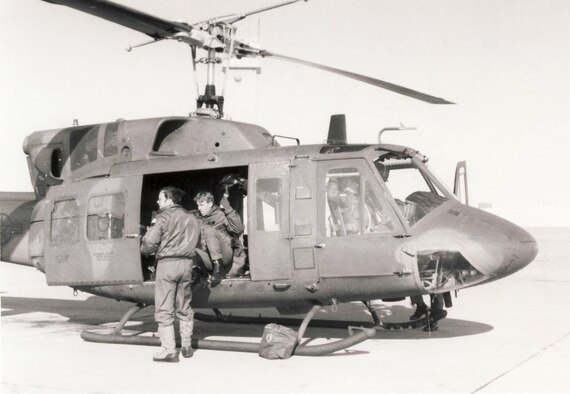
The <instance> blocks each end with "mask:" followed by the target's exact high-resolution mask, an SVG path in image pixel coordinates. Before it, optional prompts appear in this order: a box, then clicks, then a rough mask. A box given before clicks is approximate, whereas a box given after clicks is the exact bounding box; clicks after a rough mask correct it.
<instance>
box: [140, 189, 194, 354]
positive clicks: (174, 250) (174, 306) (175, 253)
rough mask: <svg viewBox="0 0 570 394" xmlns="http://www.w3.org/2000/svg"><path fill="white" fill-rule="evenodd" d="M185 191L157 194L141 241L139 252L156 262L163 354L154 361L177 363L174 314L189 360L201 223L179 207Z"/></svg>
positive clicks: (156, 292)
mask: <svg viewBox="0 0 570 394" xmlns="http://www.w3.org/2000/svg"><path fill="white" fill-rule="evenodd" d="M183 196H184V192H183V191H182V190H180V189H178V188H175V187H171V186H168V187H165V188H163V189H161V190H160V192H159V193H158V201H157V203H158V207H159V210H158V213H157V215H156V217H155V219H154V220H153V224H152V226H151V227H150V228H149V230H148V231H147V233H146V234H145V236H144V237H143V239H142V244H141V252H142V254H144V255H146V256H149V255H152V254H154V255H155V257H156V260H157V268H156V283H155V291H154V300H155V314H154V317H155V320H156V322H157V323H158V335H159V336H160V342H161V345H162V352H160V353H155V354H154V356H153V360H154V361H167V362H178V352H177V351H176V341H175V335H174V315H175V310H176V316H178V319H179V320H180V339H181V342H182V349H181V351H182V356H184V357H185V358H189V357H192V355H193V353H194V350H193V349H192V333H193V329H194V312H193V311H192V308H191V307H190V301H191V300H192V290H191V287H190V284H191V282H192V266H193V264H194V261H193V260H194V256H195V254H196V246H197V245H198V241H199V238H200V223H199V222H198V220H197V219H196V217H195V216H194V215H193V214H191V213H190V212H188V211H187V210H186V209H184V208H183V207H182V206H181V205H180V204H181V202H182V198H183Z"/></svg>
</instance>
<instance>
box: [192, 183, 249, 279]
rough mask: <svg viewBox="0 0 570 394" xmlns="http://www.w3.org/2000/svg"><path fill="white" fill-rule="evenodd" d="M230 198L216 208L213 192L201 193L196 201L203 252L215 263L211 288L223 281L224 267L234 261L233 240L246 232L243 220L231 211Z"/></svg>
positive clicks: (225, 194)
mask: <svg viewBox="0 0 570 394" xmlns="http://www.w3.org/2000/svg"><path fill="white" fill-rule="evenodd" d="M228 197H229V195H228V194H227V193H224V195H223V197H222V200H221V201H220V206H218V205H215V204H214V196H213V194H212V193H210V192H200V193H198V194H196V197H195V198H194V201H195V202H196V205H197V206H198V213H197V214H196V215H197V217H198V220H199V221H200V223H201V226H200V228H201V234H202V238H201V240H202V241H201V242H202V250H204V251H207V252H208V253H209V255H210V259H211V261H212V275H211V276H210V284H211V285H212V286H216V285H218V284H219V283H220V282H221V281H222V273H223V270H224V266H227V265H229V264H230V263H231V262H232V260H233V255H234V252H233V249H232V238H237V237H239V236H240V235H241V234H242V233H243V230H244V227H243V224H242V221H241V218H240V216H239V214H238V213H237V212H236V211H235V210H234V209H233V208H232V207H231V205H230V202H229V201H228Z"/></svg>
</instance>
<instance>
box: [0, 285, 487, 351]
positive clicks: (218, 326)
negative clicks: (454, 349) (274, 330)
mask: <svg viewBox="0 0 570 394" xmlns="http://www.w3.org/2000/svg"><path fill="white" fill-rule="evenodd" d="M1 301H2V309H3V311H2V317H3V318H4V317H8V316H15V315H20V314H26V313H34V312H40V313H51V314H57V315H61V316H63V317H65V318H67V319H68V321H67V322H69V323H76V324H82V325H86V326H89V327H85V328H86V329H90V330H91V329H94V328H98V329H100V328H108V329H111V328H114V327H115V326H116V324H117V323H118V321H119V320H120V319H121V317H122V316H123V315H124V314H125V313H126V312H127V311H128V310H129V309H130V308H131V307H132V304H130V303H125V302H121V303H119V302H117V301H114V300H109V299H105V298H101V297H95V296H94V297H89V298H88V299H87V300H77V301H75V300H58V299H43V298H23V297H2V298H1ZM375 308H376V310H377V312H378V313H379V314H380V316H381V319H382V320H383V321H405V320H407V317H408V316H409V315H410V314H411V313H413V310H412V309H411V308H407V307H404V306H402V305H386V304H382V305H378V306H376V307H375ZM200 312H202V313H203V312H204V310H200ZM222 312H223V313H224V314H226V313H228V312H227V311H224V310H222ZM236 312H244V313H243V315H246V314H247V310H244V311H236V310H235V309H234V310H232V312H231V313H232V314H233V315H234V316H236V315H238V313H236ZM268 312H269V310H268ZM249 315H250V316H251V313H249ZM264 315H265V314H264ZM267 315H269V316H272V317H278V315H276V313H275V312H272V313H268V314H267ZM325 315H328V316H325V317H328V318H336V319H338V320H343V319H342V318H344V319H347V320H358V321H363V322H369V321H371V318H370V316H369V314H368V313H367V311H366V309H365V308H364V307H363V306H361V305H360V304H358V303H352V304H348V305H347V304H343V305H342V306H341V310H339V312H338V313H335V314H330V313H329V314H326V313H325ZM256 316H257V314H256ZM316 318H317V319H321V316H320V315H318V316H317V317H316ZM67 322H63V323H62V322H61V321H53V320H49V319H48V320H42V321H39V320H38V321H35V322H32V323H34V324H35V325H36V326H41V327H45V326H47V325H50V324H51V325H56V324H57V325H61V324H66V323H67ZM263 328H264V327H263V325H252V324H236V323H207V322H202V321H196V325H195V329H194V336H195V337H197V338H200V339H206V338H208V337H213V336H215V337H217V336H220V337H236V338H239V337H242V338H244V337H245V338H261V336H262V334H263ZM293 328H294V329H297V328H298V327H293ZM492 329H493V327H492V326H490V325H488V324H484V323H479V322H474V321H467V320H458V319H451V318H446V319H443V320H441V321H440V322H439V329H438V330H437V331H432V332H424V331H423V330H422V328H418V329H405V330H391V331H388V330H384V329H378V330H377V333H376V336H375V337H374V338H372V340H378V339H390V340H404V339H428V338H429V339H435V338H453V337H463V336H470V335H478V334H482V333H485V332H488V331H490V330H492ZM125 331H129V332H133V331H134V332H133V334H136V333H147V334H148V333H154V332H156V323H155V322H154V317H153V308H151V307H149V308H145V309H143V310H141V311H139V312H137V313H136V314H135V315H134V316H133V318H132V319H131V321H130V322H129V324H128V325H127V327H125ZM347 335H348V333H347V330H346V329H341V328H324V327H311V326H310V325H309V328H308V329H307V331H306V334H305V336H306V337H309V338H339V337H345V336H347ZM238 340H239V339H238Z"/></svg>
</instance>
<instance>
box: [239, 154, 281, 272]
mask: <svg viewBox="0 0 570 394" xmlns="http://www.w3.org/2000/svg"><path fill="white" fill-rule="evenodd" d="M289 238H290V235H289V162H286V161H283V162H281V161H280V162H271V163H253V164H250V166H249V191H248V253H249V265H250V272H251V279H252V280H287V279H290V278H291V257H290V253H291V252H290V245H289Z"/></svg>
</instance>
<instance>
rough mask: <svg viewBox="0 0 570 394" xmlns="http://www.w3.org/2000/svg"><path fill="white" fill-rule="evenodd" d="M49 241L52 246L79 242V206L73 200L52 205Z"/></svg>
mask: <svg viewBox="0 0 570 394" xmlns="http://www.w3.org/2000/svg"><path fill="white" fill-rule="evenodd" d="M50 240H51V243H52V245H54V246H57V245H63V244H74V243H76V242H77V241H79V204H78V203H77V200H76V199H75V198H73V199H69V200H62V201H56V202H55V203H54V204H53V211H52V213H51V231H50Z"/></svg>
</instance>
